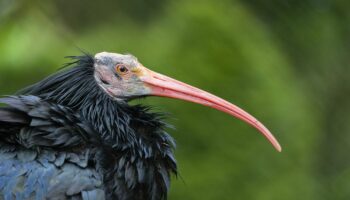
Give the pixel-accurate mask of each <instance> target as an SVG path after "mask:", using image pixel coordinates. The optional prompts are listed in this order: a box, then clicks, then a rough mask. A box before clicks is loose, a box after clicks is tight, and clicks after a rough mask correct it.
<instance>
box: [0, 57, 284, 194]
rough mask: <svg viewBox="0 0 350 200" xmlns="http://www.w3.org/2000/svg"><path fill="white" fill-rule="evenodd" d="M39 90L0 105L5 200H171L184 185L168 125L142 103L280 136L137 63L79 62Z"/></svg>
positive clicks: (0, 181) (0, 180)
mask: <svg viewBox="0 0 350 200" xmlns="http://www.w3.org/2000/svg"><path fill="white" fill-rule="evenodd" d="M68 58H69V59H71V60H70V61H69V63H67V64H66V65H65V66H64V67H63V68H61V69H59V70H58V71H57V72H55V73H53V74H52V75H50V76H48V77H46V78H44V79H43V80H40V81H38V82H37V83H35V84H33V85H30V86H28V87H25V88H24V89H20V90H19V91H18V92H16V93H15V94H13V95H7V96H2V97H1V98H0V103H1V106H0V199H4V200H12V199H35V200H41V199H53V200H61V199H74V200H78V199H83V200H95V199H98V200H100V199H101V200H104V199H106V200H109V199H114V200H141V199H150V200H163V199H167V196H168V192H169V188H170V182H171V179H172V178H173V177H177V176H178V169H177V162H176V159H175V156H174V150H175V147H176V144H175V140H174V139H173V137H171V136H170V135H169V134H168V133H167V129H168V128H169V127H171V125H169V124H168V123H167V122H166V118H167V115H166V114H164V113H160V112H155V111H153V110H152V109H151V108H150V107H148V106H144V105H139V104H136V105H132V104H130V103H129V102H130V101H131V100H133V99H138V98H144V97H148V96H159V97H167V98H173V99H180V100H184V101H189V102H193V103H197V104H201V105H204V106H208V107H211V108H214V109H217V110H219V111H222V112H225V113H227V114H229V115H232V116H234V117H236V118H238V119H241V120H243V121H245V122H246V123H248V124H249V125H251V126H252V127H254V128H256V129H257V130H258V131H259V132H260V133H262V134H263V135H264V136H265V137H266V138H267V139H268V140H269V141H270V142H271V144H272V145H273V146H274V147H275V149H276V150H277V151H281V146H280V144H279V143H278V141H277V140H276V138H275V137H274V136H273V135H272V134H271V132H270V131H269V130H268V129H267V128H266V127H265V126H264V125H263V124H262V123H261V122H259V121H258V120H257V119H256V118H254V117H253V116H252V115H250V114H248V113H247V112H246V111H244V110H242V109H241V108H239V107H237V106H236V105H234V104H231V103H229V102H228V101H226V100H223V99H221V98H219V97H217V96H214V95H213V94H210V93H208V92H205V91H203V90H201V89H198V88H195V87H193V86H190V85H188V84H185V83H183V82H180V81H178V80H175V79H172V78H170V77H168V76H165V75H162V74H159V73H156V72H154V71H151V70H150V69H148V68H146V67H145V66H143V65H142V64H141V63H140V62H139V61H138V59H137V58H136V57H135V56H133V55H131V54H119V53H109V52H101V53H97V54H95V55H92V54H88V53H82V55H80V56H69V57H68Z"/></svg>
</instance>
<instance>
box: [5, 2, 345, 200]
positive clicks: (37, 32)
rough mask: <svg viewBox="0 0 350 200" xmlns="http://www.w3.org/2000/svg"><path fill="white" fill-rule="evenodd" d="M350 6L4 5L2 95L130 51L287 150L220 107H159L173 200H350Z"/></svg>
mask: <svg viewBox="0 0 350 200" xmlns="http://www.w3.org/2000/svg"><path fill="white" fill-rule="evenodd" d="M349 10H350V1H346V0H343V1H342V0H333V1H332V0H294V1H291V0H290V1H289V0H280V1H269V0H220V1H219V0H216V1H215V0H212V1H210V0H202V1H196V0H191V1H189V0H155V1H146V0H129V1H127V0H125V1H123V0H114V1H94V0H91V1H77V0H70V1H63V0H45V1H36V0H33V1H27V0H0V94H11V93H13V92H14V91H16V90H18V89H20V88H22V87H24V86H26V85H28V84H31V83H34V82H36V81H38V80H40V79H42V78H43V77H45V76H47V75H48V74H50V73H53V72H55V71H56V70H57V69H59V68H60V67H61V66H62V65H63V64H64V63H66V62H68V60H67V59H65V58H64V56H67V55H79V54H81V50H83V51H87V52H90V53H93V54H94V53H97V52H100V51H112V52H120V53H132V54H134V55H135V56H137V57H138V58H139V60H140V61H141V62H142V63H143V64H144V65H145V66H147V67H149V68H151V69H153V70H155V71H158V72H161V73H164V74H167V75H169V76H172V77H174V78H176V79H179V80H182V81H184V82H187V83H190V84H192V85H194V86H197V87H199V88H203V89H205V90H207V91H209V92H212V93H214V94H216V95H218V96H221V97H223V98H225V99H227V100H229V101H231V102H233V103H235V104H237V105H239V106H240V107H242V108H244V109H245V110H247V111H249V112H250V113H252V114H253V115H254V116H256V117H257V118H258V119H260V120H261V121H262V122H263V123H264V124H265V125H266V126H267V127H269V129H270V130H271V131H272V132H273V133H274V134H275V136H276V137H277V138H278V139H279V141H280V143H281V144H282V146H283V152H282V153H277V152H276V151H274V149H273V148H272V147H271V145H270V144H269V143H268V142H267V141H266V140H265V139H264V138H263V137H262V136H261V135H260V134H258V132H257V131H256V130H255V129H253V128H251V127H249V126H247V125H246V124H244V123H243V122H241V121H239V120H236V119H233V118H231V117H230V116H228V115H225V114H223V113H220V112H218V111H216V110H213V109H209V108H206V107H202V106H199V105H195V104H191V103H186V102H181V101H177V100H169V99H162V98H148V99H146V100H137V101H136V102H134V103H145V104H149V105H152V106H154V107H156V109H157V110H161V111H166V112H170V113H172V114H173V115H172V116H173V117H171V118H170V119H169V121H170V122H171V123H172V124H174V125H175V126H176V127H177V129H176V130H170V133H171V134H172V135H173V136H174V137H175V138H176V140H177V143H178V146H177V151H176V155H177V159H178V163H179V170H180V175H181V176H180V177H179V178H178V179H175V178H174V179H173V182H172V187H171V191H170V199H200V200H205V199H254V200H274V199H276V200H281V199H283V200H289V199H290V200H295V199H307V200H309V199H317V200H328V199H329V200H334V199H350V156H349V152H350V115H349V113H350V103H349V102H350V12H349Z"/></svg>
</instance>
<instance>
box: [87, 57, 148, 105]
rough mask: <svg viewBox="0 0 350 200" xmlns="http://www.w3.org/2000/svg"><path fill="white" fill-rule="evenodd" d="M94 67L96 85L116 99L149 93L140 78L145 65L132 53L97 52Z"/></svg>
mask: <svg viewBox="0 0 350 200" xmlns="http://www.w3.org/2000/svg"><path fill="white" fill-rule="evenodd" d="M94 67H95V79H96V81H97V83H98V85H99V86H100V87H101V88H102V89H103V90H104V91H105V92H106V93H107V94H108V95H110V96H111V97H113V98H115V99H117V100H118V99H130V98H133V97H137V96H145V95H148V94H149V93H150V89H149V88H148V87H147V86H145V85H144V83H143V82H142V81H141V79H140V77H142V76H143V74H144V72H145V70H144V69H145V67H143V66H142V64H141V63H139V62H138V61H137V58H136V57H134V56H132V55H123V54H117V53H108V52H102V53H98V54H96V55H95V65H94Z"/></svg>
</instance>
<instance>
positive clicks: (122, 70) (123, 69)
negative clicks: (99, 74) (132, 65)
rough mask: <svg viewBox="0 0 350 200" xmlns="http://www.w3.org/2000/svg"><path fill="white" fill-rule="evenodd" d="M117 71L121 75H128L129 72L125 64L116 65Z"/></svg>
mask: <svg viewBox="0 0 350 200" xmlns="http://www.w3.org/2000/svg"><path fill="white" fill-rule="evenodd" d="M115 70H116V72H118V73H119V74H126V73H127V72H128V71H129V69H128V68H127V67H125V65H123V64H118V65H116V66H115Z"/></svg>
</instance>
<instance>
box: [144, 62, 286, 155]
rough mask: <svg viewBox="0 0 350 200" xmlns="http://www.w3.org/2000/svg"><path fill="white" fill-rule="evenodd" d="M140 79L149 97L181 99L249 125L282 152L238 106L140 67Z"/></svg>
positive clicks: (268, 133) (269, 136) (267, 134)
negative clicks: (148, 90) (223, 113)
mask: <svg viewBox="0 0 350 200" xmlns="http://www.w3.org/2000/svg"><path fill="white" fill-rule="evenodd" d="M140 79H141V80H142V81H143V82H144V84H145V85H146V87H148V88H149V89H150V91H151V94H150V95H154V96H162V97H169V98H174V99H182V100H185V101H190V102H194V103H198V104H202V105H204V106H208V107H212V108H215V109H217V110H220V111H222V112H225V113H228V114H230V115H232V116H234V117H237V118H239V119H241V120H243V121H245V122H246V123H248V124H249V125H251V126H253V127H254V128H256V129H258V130H259V131H260V132H261V133H262V134H263V135H264V136H265V137H266V138H267V139H268V140H269V141H270V142H271V144H272V145H273V146H274V147H275V149H276V150H277V151H279V152H281V151H282V148H281V145H280V144H279V143H278V141H277V140H276V138H275V137H274V136H273V135H272V134H271V132H270V131H269V130H268V129H267V128H266V127H265V126H264V125H263V124H262V123H261V122H259V121H258V120H257V119H255V118H254V117H253V116H252V115H250V114H249V113H247V112H245V111H244V110H242V109H241V108H239V107H238V106H236V105H233V104H231V103H230V102H228V101H225V100H224V99H221V98H219V97H217V96H215V95H212V94H210V93H208V92H205V91H203V90H201V89H198V88H195V87H193V86H190V85H188V84H186V83H183V82H180V81H177V80H175V79H172V78H170V77H167V76H164V75H162V74H159V73H156V72H153V71H151V70H149V69H147V68H145V67H142V75H141V76H140Z"/></svg>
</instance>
